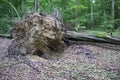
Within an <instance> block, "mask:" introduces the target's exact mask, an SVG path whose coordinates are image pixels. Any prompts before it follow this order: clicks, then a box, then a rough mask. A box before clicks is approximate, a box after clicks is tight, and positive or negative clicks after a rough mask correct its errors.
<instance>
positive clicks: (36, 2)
mask: <svg viewBox="0 0 120 80" xmlns="http://www.w3.org/2000/svg"><path fill="white" fill-rule="evenodd" d="M39 5H40V4H39V0H34V9H35V12H38V8H39Z"/></svg>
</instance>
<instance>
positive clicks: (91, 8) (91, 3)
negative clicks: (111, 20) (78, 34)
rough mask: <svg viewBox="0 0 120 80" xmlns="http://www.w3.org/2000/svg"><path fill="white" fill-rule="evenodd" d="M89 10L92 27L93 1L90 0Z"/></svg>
mask: <svg viewBox="0 0 120 80" xmlns="http://www.w3.org/2000/svg"><path fill="white" fill-rule="evenodd" d="M90 10H91V26H92V27H93V24H94V22H93V0H90Z"/></svg>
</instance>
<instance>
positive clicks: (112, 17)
mask: <svg viewBox="0 0 120 80" xmlns="http://www.w3.org/2000/svg"><path fill="white" fill-rule="evenodd" d="M111 4H112V8H111V19H112V22H113V24H112V26H113V28H114V15H115V14H114V0H112V2H111Z"/></svg>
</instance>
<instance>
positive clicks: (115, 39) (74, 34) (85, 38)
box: [66, 31, 120, 45]
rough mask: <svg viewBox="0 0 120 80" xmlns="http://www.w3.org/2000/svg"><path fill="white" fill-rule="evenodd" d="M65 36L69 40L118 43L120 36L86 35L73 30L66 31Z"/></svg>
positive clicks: (119, 42)
mask: <svg viewBox="0 0 120 80" xmlns="http://www.w3.org/2000/svg"><path fill="white" fill-rule="evenodd" d="M66 33H67V36H66V37H67V38H68V39H69V40H77V41H87V42H100V43H110V44H119V45H120V37H116V36H112V35H104V36H100V35H96V36H94V35H88V34H83V33H78V32H75V31H67V32H66Z"/></svg>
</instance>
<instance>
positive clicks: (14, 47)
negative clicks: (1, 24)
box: [8, 13, 120, 59]
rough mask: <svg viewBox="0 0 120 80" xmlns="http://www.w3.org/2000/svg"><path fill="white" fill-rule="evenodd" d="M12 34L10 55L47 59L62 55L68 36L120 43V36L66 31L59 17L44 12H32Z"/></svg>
mask: <svg viewBox="0 0 120 80" xmlns="http://www.w3.org/2000/svg"><path fill="white" fill-rule="evenodd" d="M66 33H67V34H66ZM11 36H12V37H13V39H14V40H13V41H12V43H11V45H10V46H9V47H8V52H9V55H26V54H36V55H38V56H41V57H43V58H46V59H53V58H56V57H60V56H61V55H62V53H63V51H64V48H65V46H66V45H68V44H69V42H68V41H67V40H66V38H68V39H73V40H82V41H92V42H105V43H112V44H120V38H119V37H114V36H108V35H104V36H102V37H101V36H99V35H98V36H91V35H86V34H81V33H77V32H74V31H65V30H63V27H62V23H61V21H60V20H59V19H58V18H56V17H55V16H52V15H46V14H43V13H31V14H29V15H28V16H27V17H26V18H25V19H24V20H22V21H20V22H17V23H16V24H15V25H14V27H13V28H12V30H11Z"/></svg>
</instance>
